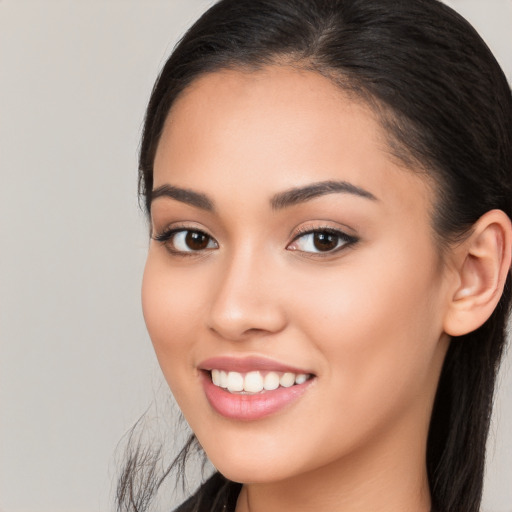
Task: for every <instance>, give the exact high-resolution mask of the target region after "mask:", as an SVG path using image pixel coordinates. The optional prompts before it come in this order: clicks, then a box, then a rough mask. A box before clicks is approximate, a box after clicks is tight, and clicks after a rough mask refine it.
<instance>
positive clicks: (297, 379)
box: [295, 373, 308, 384]
mask: <svg viewBox="0 0 512 512" xmlns="http://www.w3.org/2000/svg"><path fill="white" fill-rule="evenodd" d="M307 380H308V376H307V375H306V374H305V373H299V375H297V377H295V384H304V382H306V381H307Z"/></svg>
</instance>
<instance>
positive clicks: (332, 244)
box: [313, 232, 338, 251]
mask: <svg viewBox="0 0 512 512" xmlns="http://www.w3.org/2000/svg"><path fill="white" fill-rule="evenodd" d="M313 243H314V245H315V249H318V250H319V251H331V250H332V249H335V248H336V245H338V237H337V236H336V235H332V234H331V233H325V232H324V233H315V235H314V239H313Z"/></svg>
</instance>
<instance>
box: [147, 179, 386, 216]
mask: <svg viewBox="0 0 512 512" xmlns="http://www.w3.org/2000/svg"><path fill="white" fill-rule="evenodd" d="M339 193H343V194H353V195H356V196H359V197H362V198H365V199H370V200H372V201H376V200H377V198H376V197H375V196H374V195H373V194H372V193H371V192H368V191H367V190H365V189H363V188H361V187H357V186H356V185H353V184H352V183H349V182H347V181H321V182H319V183H311V184H309V185H306V186H304V187H294V188H291V189H289V190H285V191H284V192H279V193H278V194H275V195H274V196H272V198H271V200H270V204H271V206H272V209H273V210H281V209H283V208H287V207H289V206H294V205H296V204H300V203H304V202H306V201H310V200H312V199H315V198H317V197H321V196H325V195H327V194H339ZM159 197H168V198H171V199H174V200H176V201H180V202H182V203H186V204H189V205H191V206H195V207H196V208H200V209H202V210H206V211H209V212H213V211H215V206H214V203H213V201H212V200H211V199H210V198H209V197H208V196H207V195H206V194H203V193H201V192H194V191H193V190H190V189H187V188H180V187H175V186H173V185H161V186H160V187H157V188H156V189H154V190H153V191H152V192H151V202H153V201H154V200H155V199H158V198H159Z"/></svg>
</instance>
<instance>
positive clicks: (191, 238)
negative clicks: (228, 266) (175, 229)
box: [185, 231, 210, 251]
mask: <svg viewBox="0 0 512 512" xmlns="http://www.w3.org/2000/svg"><path fill="white" fill-rule="evenodd" d="M209 241H210V237H209V236H208V235H205V234H204V233H201V232H200V231H189V232H188V233H187V235H186V236H185V243H186V244H187V247H188V248H189V249H192V250H193V251H201V250H203V249H206V248H207V247H208V242H209Z"/></svg>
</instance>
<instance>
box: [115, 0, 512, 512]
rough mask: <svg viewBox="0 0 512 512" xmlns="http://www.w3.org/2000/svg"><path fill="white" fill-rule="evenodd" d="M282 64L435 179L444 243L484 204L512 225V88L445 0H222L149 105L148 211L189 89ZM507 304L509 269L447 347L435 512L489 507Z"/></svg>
mask: <svg viewBox="0 0 512 512" xmlns="http://www.w3.org/2000/svg"><path fill="white" fill-rule="evenodd" d="M283 62H284V63H286V64H288V65H292V66H296V67H298V68H302V69H304V68H307V69H312V70H316V71H317V72H319V73H321V74H323V75H324V76H327V77H329V78H330V79H332V80H333V81H334V82H335V83H336V84H338V85H339V87H341V88H343V89H345V90H348V91H350V92H351V93H353V94H355V95H356V96H357V97H358V98H359V99H360V100H362V101H364V102H365V103H366V104H368V105H369V106H370V107H371V108H372V109H374V111H375V112H376V113H377V114H378V116H379V119H380V121H381V124H382V125H383V127H384V128H385V129H386V132H387V134H388V139H389V148H390V150H391V152H392V153H393V154H394V156H396V157H397V158H399V159H400V160H401V161H403V162H404V164H405V165H406V166H408V167H414V168H416V169H419V170H420V172H424V173H426V174H427V175H428V176H429V178H430V179H432V180H433V181H434V182H435V183H436V187H435V188H436V190H437V204H436V208H435V212H434V219H433V222H434V227H435V232H436V234H437V238H438V241H439V243H440V247H441V248H442V247H443V246H447V245H448V244H449V243H450V242H453V241H454V240H457V239H458V238H460V237H462V236H464V234H465V233H467V232H468V230H469V229H470V227H471V226H472V225H473V224H474V223H475V222H476V221H477V219H478V218H479V217H480V216H481V215H482V214H484V213H485V212H487V211H489V210H492V209H501V210H503V211H504V212H505V213H506V214H507V215H508V216H509V217H511V218H512V97H511V92H510V87H509V85H508V84H507V80H506V78H505V76H504V74H503V72H502V70H501V69H500V67H499V65H498V64H497V62H496V60H495V58H494V57H493V55H492V53H491V51H490V50H489V48H488V47H487V46H486V44H485V43H484V42H483V41H482V39H481V38H480V36H479V35H478V34H477V33H476V31H475V30H474V29H473V28H472V27H471V25H470V24H469V23H468V22H467V21H465V20H464V19H463V18H462V17H461V16H459V15H458V14H457V13H456V12H454V11H453V10H452V9H450V8H449V7H447V6H446V5H444V4H442V3H441V2H439V1H437V0H221V1H220V2H218V3H217V4H215V5H214V6H213V7H211V8H210V9H209V10H208V11H207V12H206V13H205V14H204V15H203V16H202V17H201V18H200V19H199V20H198V21H197V22H196V23H195V24H194V25H193V26H192V28H191V29H190V30H189V31H188V32H187V33H186V34H185V36H184V37H183V38H182V39H181V41H180V42H179V43H178V45H177V46H176V48H175V50H174V51H173V53H172V55H171V56H170V58H169V60H168V61H167V63H166V64H165V66H164V68H163V70H162V72H161V74H160V76H159V78H158V80H157V82H156V84H155V87H154V89H153V92H152V95H151V99H150V101H149V105H148V108H147V112H146V119H145V124H144V132H143V137H142V144H141V150H140V160H139V176H140V181H139V192H140V195H141V198H142V199H143V200H145V207H146V209H147V211H148V213H149V209H150V194H149V193H148V192H150V191H151V189H152V186H153V160H154V157H155V152H156V148H157V145H158V142H159V138H160V135H161V132H162V129H163V125H164V121H165V119H166V118H167V116H168V114H169V110H170V108H171V106H172V105H173V102H174V101H175V100H176V98H177V97H178V96H179V95H180V93H181V92H182V91H183V90H184V89H185V88H186V87H187V86H188V85H189V84H191V82H193V81H194V80H195V79H196V78H198V77H199V76H201V75H204V74H205V73H209V72H214V71H218V70H221V69H226V68H236V69H240V68H243V69H248V70H251V69H258V68H260V67H262V66H265V65H268V64H276V63H283ZM510 304H511V276H510V272H509V275H508V277H507V281H506V285H505V291H504V293H503V296H502V297H501V300H500V302H499V304H498V307H497V308H496V310H495V311H494V313H493V314H492V316H491V317H490V318H489V320H488V321H487V322H486V323H485V324H484V325H483V326H482V327H480V328H479V329H477V330H476V331H474V332H472V333H470V334H467V335H465V336H461V337H460V338H458V339H454V340H453V341H452V343H451V345H450V348H449V350H448V354H447V356H446V360H445V363H444V367H443V371H442V374H441V378H440V382H439V387H438V391H437V396H436V399H435V404H434V409H433V413H432V419H431V425H430V432H429V437H428V446H427V470H428V477H429V483H430V490H431V495H432V503H433V507H434V508H435V509H436V510H439V511H442V512H461V511H465V512H477V511H478V509H479V507H480V502H481V496H482V485H483V471H484V461H485V445H486V439H487V434H488V430H489V422H490V415H491V408H492V400H493V393H494V385H495V378H496V372H497V369H498V365H499V362H500V359H501V356H502V352H503V348H504V345H505V336H506V333H505V329H506V323H507V318H508V315H509V312H510ZM182 459H183V457H181V458H180V457H179V458H178V459H177V461H180V460H182ZM136 466H137V465H136V464H134V463H133V461H132V466H130V467H131V470H128V471H126V470H125V471H124V473H123V478H124V480H122V482H123V485H122V486H120V488H119V489H120V490H119V510H123V511H124V510H133V511H135V510H137V511H140V510H143V508H138V507H136V506H131V505H130V496H129V494H130V493H128V492H126V490H127V489H130V485H132V484H133V481H134V474H135V473H136V472H135V471H134V470H133V468H134V467H136ZM127 467H128V466H127ZM131 489H132V491H133V485H132V487H131Z"/></svg>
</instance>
